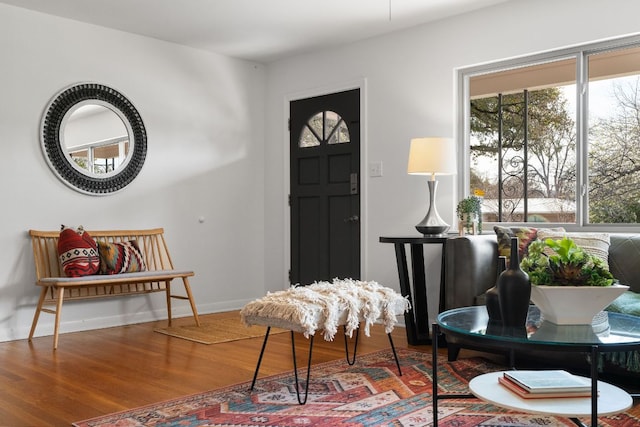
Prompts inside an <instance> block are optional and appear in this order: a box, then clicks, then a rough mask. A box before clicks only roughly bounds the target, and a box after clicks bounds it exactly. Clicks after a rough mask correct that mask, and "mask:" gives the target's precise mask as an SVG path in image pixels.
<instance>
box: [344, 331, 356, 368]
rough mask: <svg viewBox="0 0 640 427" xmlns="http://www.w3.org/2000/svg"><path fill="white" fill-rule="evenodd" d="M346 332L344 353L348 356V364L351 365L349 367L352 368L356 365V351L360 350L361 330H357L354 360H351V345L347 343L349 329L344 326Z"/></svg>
mask: <svg viewBox="0 0 640 427" xmlns="http://www.w3.org/2000/svg"><path fill="white" fill-rule="evenodd" d="M342 328H343V330H344V351H345V353H346V355H347V363H348V364H349V366H352V365H353V364H354V363H356V351H357V350H358V337H359V336H360V328H358V329H356V342H355V344H354V345H353V358H352V359H349V345H348V342H347V327H346V326H343V327H342Z"/></svg>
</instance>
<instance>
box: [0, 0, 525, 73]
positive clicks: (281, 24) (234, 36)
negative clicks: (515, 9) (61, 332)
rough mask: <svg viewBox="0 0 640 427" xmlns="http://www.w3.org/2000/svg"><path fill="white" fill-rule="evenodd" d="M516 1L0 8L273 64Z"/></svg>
mask: <svg viewBox="0 0 640 427" xmlns="http://www.w3.org/2000/svg"><path fill="white" fill-rule="evenodd" d="M506 1H512V0H0V3H5V4H8V5H13V6H18V7H22V8H27V9H32V10H36V11H40V12H44V13H47V14H51V15H57V16H61V17H65V18H69V19H74V20H77V21H83V22H88V23H92V24H96V25H100V26H104V27H109V28H114V29H118V30H122V31H127V32H130V33H137V34H141V35H145V36H149V37H153V38H157V39H161V40H166V41H170V42H174V43H178V44H182V45H187V46H192V47H195V48H198V49H204V50H209V51H212V52H217V53H220V54H223V55H227V56H232V57H237V58H244V59H248V60H253V61H257V62H265V63H267V62H271V61H274V60H277V59H281V58H284V57H287V56H291V55H295V54H298V53H302V52H308V51H313V50H318V49H324V48H328V47H332V46H338V45H341V44H344V43H350V42H354V41H357V40H362V39H366V38H370V37H373V36H377V35H381V34H385V33H389V32H392V31H397V30H401V29H404V28H409V27H413V26H416V25H419V24H423V23H426V22H431V21H435V20H439V19H442V18H446V17H449V16H453V15H458V14H462V13H465V12H469V11H472V10H476V9H480V8H483V7H487V6H490V5H493V4H497V3H503V2H506Z"/></svg>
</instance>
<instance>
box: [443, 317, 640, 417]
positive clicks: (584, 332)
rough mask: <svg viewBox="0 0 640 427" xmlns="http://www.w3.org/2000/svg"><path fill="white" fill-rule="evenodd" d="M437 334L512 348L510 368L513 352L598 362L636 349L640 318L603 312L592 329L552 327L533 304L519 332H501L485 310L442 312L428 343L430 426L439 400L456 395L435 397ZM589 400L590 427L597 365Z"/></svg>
mask: <svg viewBox="0 0 640 427" xmlns="http://www.w3.org/2000/svg"><path fill="white" fill-rule="evenodd" d="M440 334H444V335H445V336H447V337H449V336H452V337H458V338H462V339H464V340H465V341H466V342H468V343H471V344H478V345H482V344H486V343H491V344H494V345H495V344H498V345H504V347H505V348H509V350H510V356H511V361H510V362H511V365H512V366H513V353H514V351H515V350H521V351H527V350H532V349H536V350H552V351H564V352H584V353H589V354H590V357H591V360H598V357H599V353H601V352H612V351H631V350H640V317H637V316H630V315H626V314H620V313H609V312H603V313H600V314H598V315H597V316H596V317H594V320H593V322H592V324H590V325H556V324H554V323H551V322H548V321H545V320H544V317H543V316H542V315H541V313H540V310H539V309H538V308H537V307H536V306H535V305H531V306H530V307H529V313H528V316H527V322H526V325H523V326H522V327H521V328H505V327H502V326H501V325H499V324H495V323H493V324H492V323H491V322H489V316H488V314H487V310H486V307H485V306H472V307H462V308H456V309H453V310H447V311H445V312H443V313H440V314H439V315H438V318H437V320H436V322H435V323H434V325H433V339H432V349H433V370H432V376H433V414H434V426H437V425H438V420H437V410H438V406H437V405H438V400H439V399H446V398H454V397H456V396H455V395H451V396H448V395H438V386H437V384H438V379H437V371H438V367H437V365H438V358H437V355H438V341H437V338H438V336H439V335H440ZM496 387H498V384H496ZM591 396H592V397H591V398H587V399H590V400H591V425H592V426H597V421H598V400H599V398H598V369H597V364H596V363H592V364H591ZM459 397H460V396H457V398H459ZM465 397H474V396H473V395H467V396H465ZM573 421H574V422H575V423H576V424H577V425H583V424H582V423H581V422H580V421H579V420H577V419H573Z"/></svg>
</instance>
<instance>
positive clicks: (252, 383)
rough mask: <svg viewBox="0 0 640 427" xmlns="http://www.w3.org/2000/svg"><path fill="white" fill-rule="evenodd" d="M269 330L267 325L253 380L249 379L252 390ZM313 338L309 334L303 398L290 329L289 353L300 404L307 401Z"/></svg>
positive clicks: (293, 339)
mask: <svg viewBox="0 0 640 427" xmlns="http://www.w3.org/2000/svg"><path fill="white" fill-rule="evenodd" d="M269 332H271V326H268V327H267V334H266V335H265V336H264V341H263V342H262V349H261V350H260V356H259V357H258V364H257V365H256V371H255V372H254V374H253V381H251V388H250V389H249V390H251V391H253V388H254V387H255V385H256V379H257V378H258V371H259V370H260V364H261V363H262V356H263V355H264V349H265V347H266V346H267V340H268V339H269ZM313 338H314V336H313V335H311V338H309V360H308V362H307V379H306V382H305V385H304V389H305V390H304V399H302V398H301V397H300V380H299V379H298V364H297V361H296V342H295V337H294V334H293V331H291V354H292V356H293V375H294V377H295V381H296V397H297V399H298V403H299V404H300V405H304V404H305V403H307V397H308V396H309V375H310V374H311V354H312V352H313Z"/></svg>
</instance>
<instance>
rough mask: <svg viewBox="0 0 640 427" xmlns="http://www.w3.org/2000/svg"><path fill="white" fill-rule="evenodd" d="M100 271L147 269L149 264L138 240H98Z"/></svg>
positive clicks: (131, 271) (120, 271)
mask: <svg viewBox="0 0 640 427" xmlns="http://www.w3.org/2000/svg"><path fill="white" fill-rule="evenodd" d="M98 252H99V253H100V273H102V274H119V273H133V272H136V271H145V270H146V269H147V266H146V264H145V262H144V258H143V256H142V252H141V251H140V247H139V246H138V242H137V241H136V240H129V241H128V242H118V243H109V242H98Z"/></svg>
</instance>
